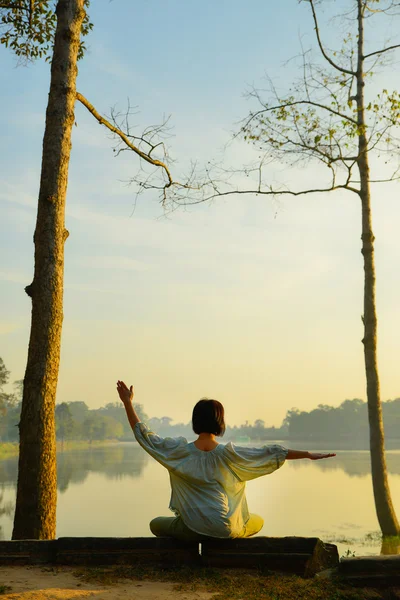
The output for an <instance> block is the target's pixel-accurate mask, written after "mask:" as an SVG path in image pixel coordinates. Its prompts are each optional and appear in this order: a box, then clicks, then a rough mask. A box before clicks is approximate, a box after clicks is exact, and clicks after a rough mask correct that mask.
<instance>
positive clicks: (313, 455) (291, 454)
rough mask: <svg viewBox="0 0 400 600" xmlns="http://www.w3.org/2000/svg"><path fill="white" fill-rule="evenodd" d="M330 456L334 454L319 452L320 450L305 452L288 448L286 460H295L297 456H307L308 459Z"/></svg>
mask: <svg viewBox="0 0 400 600" xmlns="http://www.w3.org/2000/svg"><path fill="white" fill-rule="evenodd" d="M332 456H336V454H334V453H332V452H330V453H326V452H325V453H321V452H305V451H303V450H288V453H287V456H286V460H297V459H299V458H309V459H310V460H320V459H321V458H331V457H332Z"/></svg>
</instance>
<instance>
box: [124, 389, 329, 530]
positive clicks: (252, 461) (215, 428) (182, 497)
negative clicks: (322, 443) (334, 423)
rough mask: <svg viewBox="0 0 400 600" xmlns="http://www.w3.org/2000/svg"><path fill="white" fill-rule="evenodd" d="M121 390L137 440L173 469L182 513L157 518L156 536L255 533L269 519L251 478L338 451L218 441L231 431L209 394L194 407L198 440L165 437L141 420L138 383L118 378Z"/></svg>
mask: <svg viewBox="0 0 400 600" xmlns="http://www.w3.org/2000/svg"><path fill="white" fill-rule="evenodd" d="M117 390H118V394H119V397H120V399H121V400H122V402H123V404H124V406H125V410H126V414H127V417H128V420H129V423H130V425H131V427H132V430H133V433H134V434H135V437H136V439H137V441H138V442H139V444H140V445H141V446H142V448H143V449H144V450H146V452H148V453H149V454H150V455H151V456H152V457H153V458H155V459H156V460H157V461H158V462H159V463H161V464H162V465H163V466H164V467H166V468H167V469H168V471H169V475H170V480H171V488H172V493H171V502H170V509H171V510H172V511H173V512H174V513H175V515H176V516H175V517H157V518H156V519H153V520H152V521H151V523H150V529H151V531H152V533H153V534H154V535H156V536H167V537H173V538H175V539H179V540H193V541H202V540H204V539H207V538H209V537H212V538H244V537H249V536H251V535H254V534H256V533H258V532H259V531H260V529H261V528H262V526H263V524H264V521H263V519H262V518H261V517H259V516H258V515H255V514H251V513H249V511H248V508H247V502H246V496H245V486H246V481H249V480H250V479H255V478H256V477H261V476H262V475H268V474H269V473H272V472H273V471H276V470H277V469H279V467H281V466H282V465H283V463H284V462H285V460H293V459H300V458H308V459H311V460H319V459H323V458H329V457H331V456H335V454H327V453H325V454H320V453H311V452H302V451H298V450H288V449H286V448H284V447H283V446H279V445H278V444H274V445H271V446H263V447H261V448H247V447H239V446H235V445H233V444H232V443H231V442H229V443H228V444H226V445H223V444H218V442H217V441H216V440H215V438H216V437H218V436H222V435H223V434H224V431H225V422H224V408H223V406H222V404H221V403H220V402H218V401H217V400H209V399H203V400H200V401H199V402H198V403H197V404H196V406H195V407H194V409H193V418H192V424H193V431H194V432H195V433H196V434H197V435H198V436H199V437H198V438H197V440H196V441H194V442H191V443H188V442H187V440H186V439H185V438H183V437H179V438H165V439H163V438H161V437H159V436H158V435H157V434H155V433H153V432H152V431H150V429H149V428H148V427H147V426H146V425H145V424H144V423H141V422H140V419H139V417H138V416H137V414H136V412H135V409H134V407H133V404H132V400H133V388H132V386H131V387H130V388H128V387H127V386H126V385H125V383H124V382H123V381H118V383H117Z"/></svg>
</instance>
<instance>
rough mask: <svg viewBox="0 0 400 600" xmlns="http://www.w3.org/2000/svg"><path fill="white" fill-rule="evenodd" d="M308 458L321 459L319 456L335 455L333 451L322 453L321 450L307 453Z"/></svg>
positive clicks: (329, 456) (328, 456)
mask: <svg viewBox="0 0 400 600" xmlns="http://www.w3.org/2000/svg"><path fill="white" fill-rule="evenodd" d="M309 454H310V456H309V458H310V460H321V458H331V457H332V456H336V454H334V453H332V452H331V453H322V452H310V453H309Z"/></svg>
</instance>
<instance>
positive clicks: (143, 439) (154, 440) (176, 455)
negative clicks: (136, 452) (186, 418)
mask: <svg viewBox="0 0 400 600" xmlns="http://www.w3.org/2000/svg"><path fill="white" fill-rule="evenodd" d="M133 433H134V435H135V438H136V441H137V442H139V444H140V445H141V446H142V448H143V449H144V450H146V452H148V454H150V456H152V457H153V458H155V459H156V461H158V462H159V463H161V464H162V465H163V466H164V467H166V468H167V469H169V470H173V469H174V468H175V467H176V465H177V464H179V462H181V460H182V458H184V456H185V449H186V447H187V440H186V439H185V438H184V437H179V438H170V437H167V438H162V437H160V436H159V435H157V434H156V433H154V432H153V431H151V429H149V427H148V426H147V425H146V424H145V423H136V425H135V427H134V429H133Z"/></svg>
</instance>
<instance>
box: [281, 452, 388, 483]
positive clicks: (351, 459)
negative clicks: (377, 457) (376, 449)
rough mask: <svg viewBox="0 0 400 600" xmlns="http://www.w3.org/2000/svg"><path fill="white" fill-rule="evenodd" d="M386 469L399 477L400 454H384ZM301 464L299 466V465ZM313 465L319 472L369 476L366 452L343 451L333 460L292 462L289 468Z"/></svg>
mask: <svg viewBox="0 0 400 600" xmlns="http://www.w3.org/2000/svg"><path fill="white" fill-rule="evenodd" d="M386 461H387V468H388V473H389V474H390V475H400V453H397V452H388V453H387V454H386ZM300 463H301V464H300ZM306 464H307V465H309V466H310V465H313V466H315V467H316V468H318V469H321V471H338V470H340V471H343V472H344V473H346V475H349V476H350V477H365V476H366V475H370V474H371V462H370V454H369V452H368V451H353V452H348V451H343V452H340V451H339V452H338V453H337V454H336V457H335V458H332V459H329V460H318V461H313V462H307V463H305V462H304V461H292V462H291V463H290V466H291V467H292V468H294V469H298V468H301V467H304V465H306Z"/></svg>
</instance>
